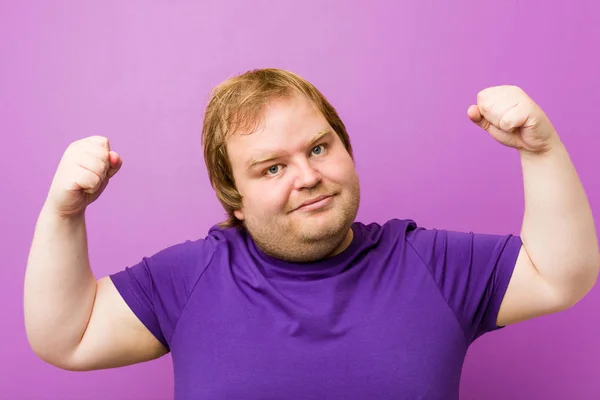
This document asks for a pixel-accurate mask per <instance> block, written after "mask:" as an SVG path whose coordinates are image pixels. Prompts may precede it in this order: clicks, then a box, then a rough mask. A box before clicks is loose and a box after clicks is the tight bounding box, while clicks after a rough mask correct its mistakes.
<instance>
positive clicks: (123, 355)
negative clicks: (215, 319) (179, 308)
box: [24, 137, 167, 371]
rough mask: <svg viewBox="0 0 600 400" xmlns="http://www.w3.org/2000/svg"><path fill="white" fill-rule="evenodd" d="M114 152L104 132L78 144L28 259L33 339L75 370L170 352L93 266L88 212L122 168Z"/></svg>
mask: <svg viewBox="0 0 600 400" xmlns="http://www.w3.org/2000/svg"><path fill="white" fill-rule="evenodd" d="M109 153H111V152H110V149H109V147H108V141H106V140H105V139H104V138H97V137H95V138H88V139H84V140H82V141H80V142H77V143H76V144H74V145H72V146H70V148H69V150H68V151H67V152H66V153H65V156H64V157H63V160H62V161H61V165H60V166H59V169H58V171H57V174H56V177H55V179H54V181H53V184H52V188H51V191H50V194H49V197H48V200H47V201H46V203H45V205H44V207H43V208H42V211H41V212H40V215H39V218H38V221H37V224H36V228H35V233H34V237H33V242H32V245H31V249H30V254H29V259H28V263H27V269H26V274H25V287H24V313H25V328H26V332H27V338H28V340H29V343H30V346H31V348H32V349H33V351H34V352H35V353H36V354H37V355H38V356H39V357H40V358H42V359H43V360H45V361H46V362H48V363H50V364H52V365H55V366H57V367H59V368H63V369H67V370H78V371H81V370H93V369H103V368H113V367H119V366H124V365H129V364H133V363H138V362H143V361H148V360H151V359H155V358H158V357H160V356H162V355H163V354H165V353H166V352H167V349H166V348H165V347H164V346H163V345H162V344H161V343H160V342H159V341H158V339H156V338H155V337H154V336H153V335H152V333H151V332H150V331H149V330H148V329H147V328H146V327H145V326H144V325H143V324H142V322H141V321H140V320H139V319H138V318H137V317H136V315H135V314H134V313H133V312H132V311H131V309H130V308H129V307H128V306H127V304H126V303H125V301H124V300H123V298H122V297H121V295H120V294H119V292H118V291H117V290H116V288H115V286H114V285H113V284H112V281H111V280H110V278H109V277H106V278H103V279H100V280H99V281H96V278H95V277H94V275H93V273H92V270H91V268H90V262H89V257H88V248H87V234H86V226H85V216H84V210H85V207H87V205H89V204H90V203H91V202H92V201H94V200H95V199H96V198H97V197H98V196H99V195H100V193H101V192H102V190H103V189H104V187H105V186H106V184H107V182H108V179H109V178H110V177H111V176H112V175H114V174H115V173H116V171H118V169H119V167H120V160H119V158H118V155H116V153H114V152H112V153H114V154H113V155H110V154H109ZM103 163H104V164H106V165H105V166H103Z"/></svg>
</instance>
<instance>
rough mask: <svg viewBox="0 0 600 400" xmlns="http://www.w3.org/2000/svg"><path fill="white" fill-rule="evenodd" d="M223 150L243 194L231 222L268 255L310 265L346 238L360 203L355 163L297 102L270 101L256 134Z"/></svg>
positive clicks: (319, 118) (306, 105) (307, 106)
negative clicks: (240, 226) (237, 222)
mask: <svg viewBox="0 0 600 400" xmlns="http://www.w3.org/2000/svg"><path fill="white" fill-rule="evenodd" d="M227 152H228V156H229V159H230V162H231V166H232V170H233V176H234V179H235V183H236V187H237V189H238V191H239V192H240V194H241V195H242V203H243V205H242V208H241V209H240V210H236V211H235V216H236V217H237V218H238V219H241V220H243V221H244V224H245V226H246V229H247V230H248V232H249V233H250V235H251V236H252V237H253V239H254V240H255V242H256V243H257V244H258V245H259V247H261V248H262V249H263V251H265V252H266V253H267V254H270V255H272V256H274V257H278V258H282V259H286V260H291V261H312V260H315V259H318V258H322V257H325V256H328V255H331V253H332V252H335V250H336V247H338V246H340V245H342V244H343V243H344V241H345V240H347V239H348V236H350V237H351V235H352V233H351V232H350V231H349V228H350V226H351V224H352V222H353V221H354V218H355V217H356V214H357V211H358V206H359V198H360V188H359V182H358V176H357V174H356V170H355V168H354V162H353V160H352V158H351V157H350V155H349V154H348V152H347V151H346V149H345V147H344V145H343V143H342V142H341V140H340V139H339V137H338V136H337V134H336V133H335V132H334V131H333V129H332V128H331V126H330V125H329V124H328V123H327V120H326V119H325V118H324V117H323V115H322V114H321V112H320V111H319V110H318V109H317V108H316V106H315V105H314V104H313V103H312V102H310V101H309V100H308V99H306V98H305V97H304V96H301V95H296V96H293V97H290V98H287V99H282V100H277V101H274V102H272V103H271V104H270V105H269V106H268V107H267V108H266V110H265V114H264V116H263V121H262V124H260V125H259V128H258V129H257V130H256V131H255V132H252V133H250V134H246V133H241V134H235V135H233V136H232V137H231V138H229V139H228V141H227ZM309 203H310V204H309Z"/></svg>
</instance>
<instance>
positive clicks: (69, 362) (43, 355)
mask: <svg viewBox="0 0 600 400" xmlns="http://www.w3.org/2000/svg"><path fill="white" fill-rule="evenodd" d="M28 341H29V347H30V348H31V350H32V351H33V353H34V354H35V355H36V356H37V357H38V358H39V359H40V360H42V361H43V362H45V363H47V364H50V365H52V366H53V367H56V368H59V369H62V370H65V371H83V370H84V369H82V368H81V367H80V366H78V365H76V364H75V363H73V357H72V352H70V351H67V350H64V349H61V348H60V346H56V345H51V344H48V343H43V342H40V341H36V340H34V339H33V338H31V337H30V336H28Z"/></svg>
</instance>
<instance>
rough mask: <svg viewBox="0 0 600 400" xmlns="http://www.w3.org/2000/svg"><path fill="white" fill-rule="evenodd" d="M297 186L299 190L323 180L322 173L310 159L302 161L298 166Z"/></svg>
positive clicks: (313, 185)
mask: <svg viewBox="0 0 600 400" xmlns="http://www.w3.org/2000/svg"><path fill="white" fill-rule="evenodd" d="M297 171H298V174H297V176H296V181H295V187H296V189H297V190H300V189H306V188H312V187H315V186H316V185H317V184H318V183H319V182H321V179H322V177H321V173H320V172H319V171H318V170H316V169H315V168H314V167H313V166H312V165H311V164H310V162H309V161H308V160H303V161H301V162H300V163H299V164H298V166H297Z"/></svg>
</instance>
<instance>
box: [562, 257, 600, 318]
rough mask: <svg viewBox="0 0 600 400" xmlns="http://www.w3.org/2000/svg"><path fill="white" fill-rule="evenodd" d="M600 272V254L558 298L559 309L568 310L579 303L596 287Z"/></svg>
mask: <svg viewBox="0 0 600 400" xmlns="http://www.w3.org/2000/svg"><path fill="white" fill-rule="evenodd" d="M599 270H600V253H599V254H598V255H597V256H596V257H594V258H593V259H592V260H590V262H589V263H587V264H586V265H585V267H584V268H581V269H580V271H582V272H581V274H580V275H579V276H578V277H577V278H576V279H574V283H573V284H572V285H570V286H569V287H568V288H567V290H566V291H563V293H562V294H561V295H559V296H558V299H559V300H558V309H559V310H561V311H562V310H566V309H569V308H571V307H573V306H575V305H576V304H577V303H579V302H580V301H581V300H582V299H583V298H584V297H585V296H587V294H588V293H589V292H590V291H591V290H592V289H593V288H594V286H596V282H597V280H598V272H599Z"/></svg>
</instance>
